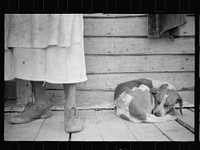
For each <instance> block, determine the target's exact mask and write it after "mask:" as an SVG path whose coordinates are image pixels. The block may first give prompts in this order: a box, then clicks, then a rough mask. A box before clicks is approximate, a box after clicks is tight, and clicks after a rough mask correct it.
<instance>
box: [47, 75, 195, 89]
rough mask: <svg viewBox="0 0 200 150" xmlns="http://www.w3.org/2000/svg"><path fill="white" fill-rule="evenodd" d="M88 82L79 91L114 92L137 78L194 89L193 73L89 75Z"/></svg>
mask: <svg viewBox="0 0 200 150" xmlns="http://www.w3.org/2000/svg"><path fill="white" fill-rule="evenodd" d="M87 77H88V80H87V81H86V82H83V83H79V84H78V85H77V89H80V90H114V89H115V87H116V86H117V84H119V83H123V82H127V81H131V80H134V79H139V78H149V79H152V80H160V81H166V82H169V83H171V84H173V85H174V86H175V87H176V88H177V89H178V90H181V89H188V88H190V87H194V72H191V73H186V72H181V73H167V72H166V73H128V74H125V73H121V74H91V75H87ZM46 88H47V89H63V85H62V84H48V83H47V85H46Z"/></svg>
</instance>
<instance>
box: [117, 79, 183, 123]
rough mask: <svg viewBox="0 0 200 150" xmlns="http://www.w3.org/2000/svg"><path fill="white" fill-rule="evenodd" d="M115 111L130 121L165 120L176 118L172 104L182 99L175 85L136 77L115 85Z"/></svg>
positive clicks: (180, 101) (180, 103) (181, 103)
mask: <svg viewBox="0 0 200 150" xmlns="http://www.w3.org/2000/svg"><path fill="white" fill-rule="evenodd" d="M114 102H115V112H116V115H117V116H118V117H120V118H123V119H126V120H128V121H132V122H165V121H169V120H174V119H176V117H175V116H176V114H177V113H176V110H175V108H174V105H175V104H176V103H179V105H180V113H181V115H182V106H183V100H182V98H181V97H180V95H179V94H178V93H177V91H176V89H175V87H174V86H173V85H171V84H170V83H167V82H162V81H158V80H151V79H145V78H141V79H136V80H132V81H129V82H125V83H121V84H119V85H117V87H116V88H115V92H114Z"/></svg>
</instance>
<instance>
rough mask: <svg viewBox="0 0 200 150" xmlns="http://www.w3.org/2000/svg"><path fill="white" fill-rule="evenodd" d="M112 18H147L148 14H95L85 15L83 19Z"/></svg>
mask: <svg viewBox="0 0 200 150" xmlns="http://www.w3.org/2000/svg"><path fill="white" fill-rule="evenodd" d="M106 17H108V18H110V17H116V18H117V17H147V14H104V13H95V14H83V18H106Z"/></svg>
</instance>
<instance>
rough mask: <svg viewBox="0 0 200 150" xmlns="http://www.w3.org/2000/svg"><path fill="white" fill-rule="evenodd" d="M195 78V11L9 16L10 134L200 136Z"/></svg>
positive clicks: (37, 137)
mask: <svg viewBox="0 0 200 150" xmlns="http://www.w3.org/2000/svg"><path fill="white" fill-rule="evenodd" d="M198 62H199V61H198ZM194 87H195V14H192V13H180V14H177V13H176V14H167V13H163V14H159V13H158V14H150V13H149V14H141V13H139V14H136V13H129V14H127V13H126V14H123V13H120V14H119V13H116V14H115V13H88V14H87V13H83V14H80V13H74V14H72V13H57V14H56V13H49V14H48V13H43V14H42V13H41V14H38V13H37V14H36V13H35V14H34V13H32V14H28V13H27V14H18V13H11V14H9V13H7V14H5V15H4V141H104V142H105V141H127V142H133V141H163V142H165V141H173V142H174V141H179V142H180V141H195V125H194V124H195V96H194V95H195V88H194ZM197 113H198V112H197ZM197 134H199V133H197Z"/></svg>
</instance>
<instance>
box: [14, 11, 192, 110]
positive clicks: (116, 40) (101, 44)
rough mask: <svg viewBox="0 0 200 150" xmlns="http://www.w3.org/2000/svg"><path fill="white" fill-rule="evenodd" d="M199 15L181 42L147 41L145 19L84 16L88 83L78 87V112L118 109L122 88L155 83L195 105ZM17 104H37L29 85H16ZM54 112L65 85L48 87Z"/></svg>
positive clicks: (187, 26) (189, 18)
mask: <svg viewBox="0 0 200 150" xmlns="http://www.w3.org/2000/svg"><path fill="white" fill-rule="evenodd" d="M194 20H195V19H194V16H193V15H187V23H186V24H185V25H183V26H182V27H181V29H180V34H181V36H180V38H176V39H175V40H174V41H171V40H169V39H168V38H167V36H164V37H162V38H159V39H148V38H147V15H146V14H85V15H84V43H85V55H86V66H87V76H88V81H86V82H84V83H81V84H78V86H77V89H78V92H77V106H78V107H79V108H83V109H86V108H113V106H114V104H113V91H114V88H115V87H116V85H117V84H118V83H121V82H125V81H129V80H133V79H137V78H142V77H144V78H152V79H156V80H163V81H167V82H170V83H171V84H173V85H175V86H176V87H177V89H178V90H179V93H180V95H181V96H182V98H183V99H184V101H189V102H190V103H194V52H195V46H194V39H195V38H194V35H195V34H194V33H195V32H194V28H195V27H194V24H195V23H194ZM17 89H18V90H17V95H18V103H26V102H27V99H28V101H31V100H32V97H31V96H32V94H31V86H30V83H29V82H24V81H21V80H18V81H17ZM47 96H48V98H49V99H51V100H52V101H53V103H54V105H55V106H54V109H62V108H63V101H64V91H63V86H62V85H53V84H47Z"/></svg>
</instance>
